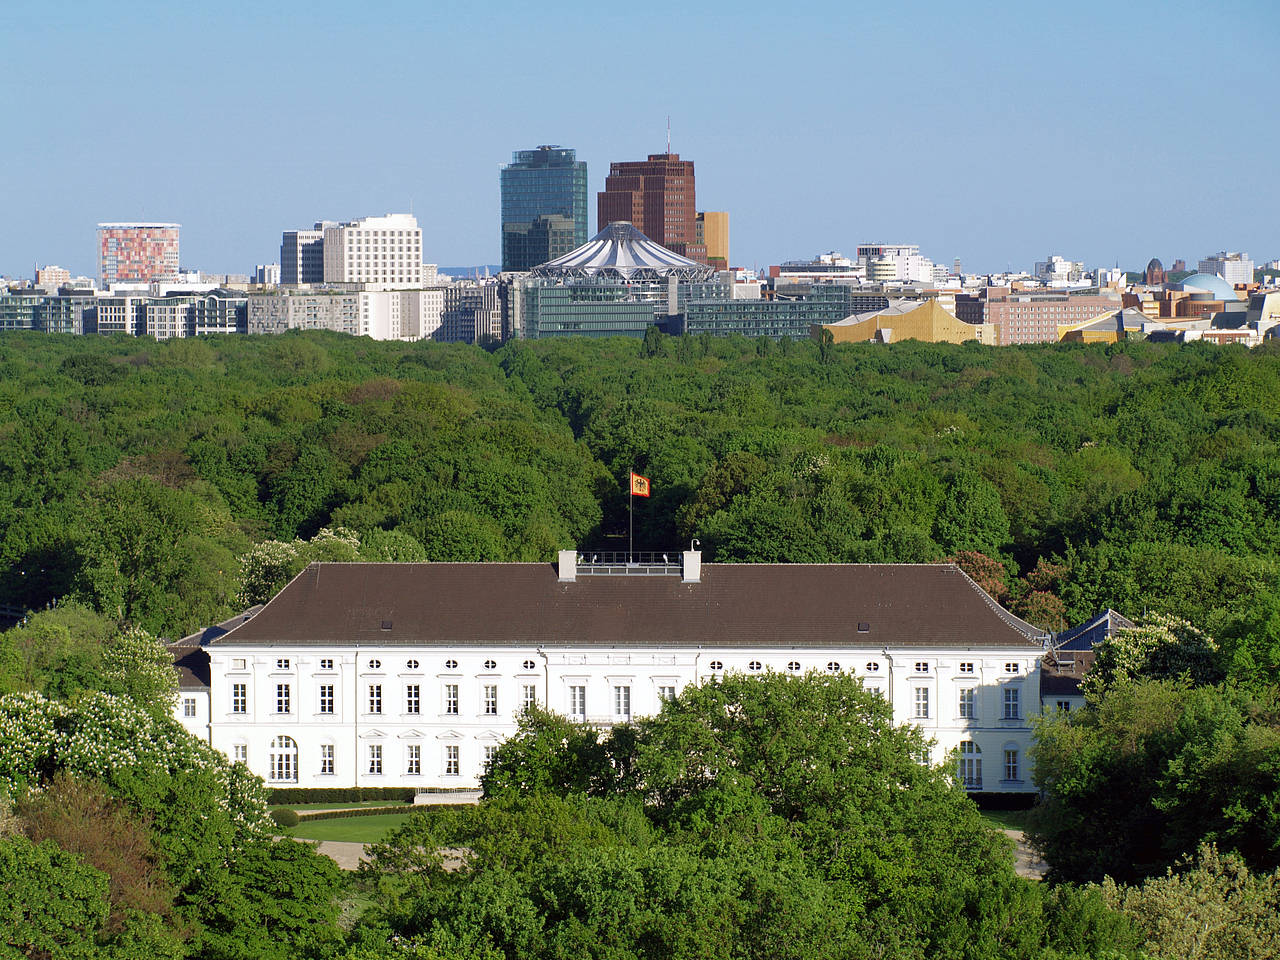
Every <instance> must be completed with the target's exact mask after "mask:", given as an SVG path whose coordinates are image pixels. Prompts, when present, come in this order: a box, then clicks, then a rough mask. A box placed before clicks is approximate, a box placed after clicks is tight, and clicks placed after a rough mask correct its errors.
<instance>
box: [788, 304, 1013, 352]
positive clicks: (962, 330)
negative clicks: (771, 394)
mask: <svg viewBox="0 0 1280 960" xmlns="http://www.w3.org/2000/svg"><path fill="white" fill-rule="evenodd" d="M824 330H830V331H831V336H832V338H833V339H834V341H835V342H836V343H865V342H866V341H868V340H875V341H878V342H881V343H892V342H895V341H898V340H920V341H922V342H924V343H964V342H965V341H966V340H977V341H978V342H979V343H986V344H992V345H994V344H996V343H998V342H999V340H1000V337H999V331H998V330H997V329H996V325H995V324H993V323H965V322H964V321H963V320H957V319H956V318H955V317H954V316H952V315H951V314H949V313H947V311H946V310H944V309H942V307H941V306H939V304H938V301H936V300H924V301H922V302H921V303H920V304H919V305H918V306H916V307H906V306H905V305H902V308H901V309H895V308H893V307H891V308H890V309H889V310H883V311H880V312H879V313H873V314H870V315H868V314H860V315H859V316H855V317H849V318H848V319H847V320H841V321H840V322H839V323H828V324H814V325H813V327H812V331H811V332H812V335H813V336H814V338H815V339H818V338H821V336H822V332H823V331H824Z"/></svg>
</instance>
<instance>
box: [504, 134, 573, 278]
mask: <svg viewBox="0 0 1280 960" xmlns="http://www.w3.org/2000/svg"><path fill="white" fill-rule="evenodd" d="M498 182H499V186H500V187H501V191H502V269H503V270H529V269H531V268H533V267H536V266H537V265H538V264H540V263H546V262H547V261H548V260H551V259H553V258H555V257H558V256H560V255H561V254H564V253H568V252H569V251H570V250H573V249H575V248H577V247H580V246H582V245H583V244H584V243H586V242H587V164H586V161H583V160H578V159H577V152H576V151H575V150H573V149H572V148H570V147H556V146H541V147H538V148H537V149H535V150H517V151H515V152H514V153H513V154H512V155H511V163H510V164H508V165H507V166H505V167H503V168H502V171H501V173H500V174H499V178H498Z"/></svg>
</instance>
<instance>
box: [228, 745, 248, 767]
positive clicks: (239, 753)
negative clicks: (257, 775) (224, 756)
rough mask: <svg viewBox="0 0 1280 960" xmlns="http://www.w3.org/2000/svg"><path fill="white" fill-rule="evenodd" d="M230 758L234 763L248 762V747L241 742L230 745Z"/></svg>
mask: <svg viewBox="0 0 1280 960" xmlns="http://www.w3.org/2000/svg"><path fill="white" fill-rule="evenodd" d="M231 759H232V760H234V761H235V762H236V763H248V762H249V747H248V746H247V745H246V744H243V743H237V744H234V745H233V746H232V747H231Z"/></svg>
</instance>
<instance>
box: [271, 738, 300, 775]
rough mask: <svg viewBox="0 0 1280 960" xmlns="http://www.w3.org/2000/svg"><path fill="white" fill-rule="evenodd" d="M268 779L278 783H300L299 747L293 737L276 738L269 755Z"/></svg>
mask: <svg viewBox="0 0 1280 960" xmlns="http://www.w3.org/2000/svg"><path fill="white" fill-rule="evenodd" d="M267 779H269V780H274V781H276V782H281V781H284V782H287V783H297V782H298V745H297V744H296V743H294V741H293V738H292V737H276V738H275V739H274V740H272V741H271V752H270V753H268V754H267Z"/></svg>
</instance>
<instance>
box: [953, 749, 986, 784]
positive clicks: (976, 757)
mask: <svg viewBox="0 0 1280 960" xmlns="http://www.w3.org/2000/svg"><path fill="white" fill-rule="evenodd" d="M958 772H959V774H960V783H961V784H963V785H964V786H965V787H967V788H968V789H970V790H981V789H982V750H981V748H979V747H978V745H977V744H976V743H974V742H973V741H972V740H961V741H960V770H959V771H958Z"/></svg>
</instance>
